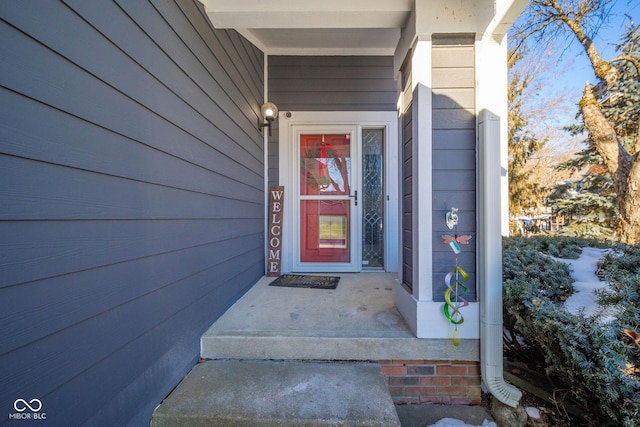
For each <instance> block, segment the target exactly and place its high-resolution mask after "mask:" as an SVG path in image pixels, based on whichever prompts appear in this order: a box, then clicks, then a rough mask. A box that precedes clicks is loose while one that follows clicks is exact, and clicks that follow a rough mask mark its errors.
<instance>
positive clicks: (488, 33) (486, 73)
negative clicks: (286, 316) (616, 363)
mask: <svg viewBox="0 0 640 427" xmlns="http://www.w3.org/2000/svg"><path fill="white" fill-rule="evenodd" d="M527 2H528V0H496V1H495V3H494V7H495V13H494V17H493V19H492V21H491V22H490V23H489V25H488V27H487V29H486V30H485V33H484V37H483V41H482V42H481V45H482V48H483V49H481V51H482V52H483V53H486V54H487V55H486V56H485V55H483V57H482V60H481V62H479V68H482V70H481V74H482V78H481V79H479V81H480V82H482V83H483V86H482V87H481V93H480V94H479V98H481V99H482V101H481V103H480V104H481V106H480V108H479V110H480V114H479V117H478V137H479V138H478V171H479V173H478V175H479V176H478V210H479V212H478V251H479V255H478V284H479V287H478V289H479V303H480V369H481V372H482V379H483V381H484V383H485V385H486V386H487V388H488V389H489V392H490V393H491V394H492V395H493V396H494V397H495V398H497V399H498V400H499V401H500V402H502V403H504V404H505V405H509V406H512V407H514V408H516V407H517V406H518V402H519V401H520V398H521V397H522V393H521V392H520V390H518V389H517V388H516V387H514V386H512V385H511V384H507V383H506V382H505V381H504V375H503V355H502V348H503V338H502V336H503V323H502V304H503V303H502V234H503V232H504V231H508V223H507V227H505V222H506V220H507V219H508V218H501V216H504V213H503V212H505V211H506V212H507V213H508V208H507V207H506V206H502V205H504V204H506V203H507V200H505V199H506V198H507V197H508V196H507V193H506V188H503V185H504V186H506V185H507V184H508V180H507V178H506V177H507V171H506V170H505V169H506V168H507V162H508V160H507V153H506V147H507V143H506V140H507V125H506V121H507V114H508V113H507V64H506V43H507V42H506V36H505V35H506V33H507V31H508V30H509V28H511V26H512V25H513V23H514V22H515V20H516V19H517V18H518V16H519V15H520V13H521V12H522V10H524V8H525V7H526V5H527ZM494 55H495V56H494ZM495 60H499V61H504V65H503V66H499V67H497V70H496V67H495V65H494V64H493V63H492V61H495ZM480 64H482V65H480ZM496 71H498V72H496ZM494 79H498V80H494ZM500 120H503V122H502V123H500ZM502 165H504V166H502ZM503 177H504V178H503ZM507 217H508V215H507ZM505 229H506V230H505Z"/></svg>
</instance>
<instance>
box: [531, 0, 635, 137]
mask: <svg viewBox="0 0 640 427" xmlns="http://www.w3.org/2000/svg"><path fill="white" fill-rule="evenodd" d="M625 14H626V15H629V16H631V17H632V19H633V21H634V22H635V23H636V24H640V0H617V1H616V2H615V4H614V7H613V8H612V13H611V15H610V22H609V23H608V24H607V25H605V26H603V27H602V28H601V29H600V30H599V32H598V34H597V35H596V37H595V38H594V44H595V45H596V48H597V49H598V51H599V52H600V55H601V56H602V57H603V59H612V58H614V57H615V55H616V52H615V45H616V44H617V42H618V41H619V39H620V36H621V35H622V34H623V33H624V28H625V23H628V18H626V17H625ZM530 48H531V49H535V45H533V44H530ZM549 57H550V58H552V59H553V60H551V61H549V63H548V64H547V66H548V67H549V69H548V70H547V73H546V75H545V76H543V78H544V82H543V89H542V92H541V93H540V95H539V96H540V97H544V96H552V95H553V94H556V93H561V92H566V94H567V97H568V99H569V103H570V105H569V106H568V107H567V108H565V109H566V110H567V111H558V112H556V113H555V114H554V115H553V117H555V118H556V121H557V125H558V126H564V125H569V124H573V123H575V116H576V113H577V112H578V107H577V104H578V101H579V100H580V98H581V96H582V91H583V89H584V86H585V82H587V81H589V82H591V83H596V82H597V80H596V78H595V76H594V74H593V69H592V68H591V65H590V63H589V60H588V59H587V56H586V54H585V53H584V49H583V48H582V46H580V45H579V44H578V42H577V41H576V40H575V37H573V36H571V38H569V41H562V40H559V41H558V42H557V44H556V46H555V51H554V52H552V53H550V55H549Z"/></svg>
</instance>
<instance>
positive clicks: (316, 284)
mask: <svg viewBox="0 0 640 427" xmlns="http://www.w3.org/2000/svg"><path fill="white" fill-rule="evenodd" d="M339 281H340V277H334V276H300V275H296V274H283V275H282V276H280V277H278V278H277V279H276V280H274V281H273V282H271V283H269V286H286V287H289V288H310V289H335V288H337V287H338V282H339Z"/></svg>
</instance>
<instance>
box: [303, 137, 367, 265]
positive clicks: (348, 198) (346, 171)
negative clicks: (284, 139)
mask: <svg viewBox="0 0 640 427" xmlns="http://www.w3.org/2000/svg"><path fill="white" fill-rule="evenodd" d="M298 135H299V137H298V148H299V151H298V152H299V157H298V166H299V170H300V176H299V179H300V182H299V186H298V203H299V206H298V213H299V225H300V227H299V239H298V242H299V247H298V248H297V249H298V251H297V252H298V256H297V258H298V263H297V268H296V269H297V270H299V271H359V269H360V265H361V261H360V241H359V240H360V239H359V238H358V237H359V236H360V233H359V229H360V215H359V213H358V209H359V201H358V190H359V188H358V185H359V178H358V176H357V171H358V165H359V159H358V157H357V155H356V154H357V151H358V150H357V148H358V143H357V140H356V138H357V135H358V133H357V132H356V129H352V130H349V131H346V132H339V131H338V132H329V131H328V132H327V133H315V132H314V133H311V132H309V133H305V132H301V133H299V134H298Z"/></svg>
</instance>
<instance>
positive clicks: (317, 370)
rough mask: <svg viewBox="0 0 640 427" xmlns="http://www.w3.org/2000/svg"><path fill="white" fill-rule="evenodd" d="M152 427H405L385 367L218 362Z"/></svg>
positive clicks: (203, 366) (168, 402) (176, 394)
mask: <svg viewBox="0 0 640 427" xmlns="http://www.w3.org/2000/svg"><path fill="white" fill-rule="evenodd" d="M151 426H152V427H174V426H196V427H197V426H224V427H236V426H237V427H246V426H256V427H287V426H291V427H294V426H295V427H307V426H367V427H376V426H381V427H382V426H384V427H394V426H397V427H399V426H400V421H399V420H398V415H397V414H396V411H395V407H394V405H393V402H392V400H391V396H390V395H389V391H388V389H387V385H386V384H385V381H384V378H383V376H382V372H381V370H380V367H379V365H378V364H376V363H362V362H350V363H340V362H302V361H267V360H264V361H262V360H261V361H256V360H210V361H207V362H204V363H200V364H198V365H196V367H195V368H194V369H193V370H192V371H191V372H190V373H189V375H188V376H187V377H186V378H185V379H184V380H183V381H182V382H181V383H180V385H178V387H177V388H176V389H175V390H174V391H173V392H172V393H171V394H170V395H169V397H167V399H165V400H164V401H163V402H162V404H161V405H160V406H158V408H156V410H155V412H154V414H153V418H152V420H151Z"/></svg>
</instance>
